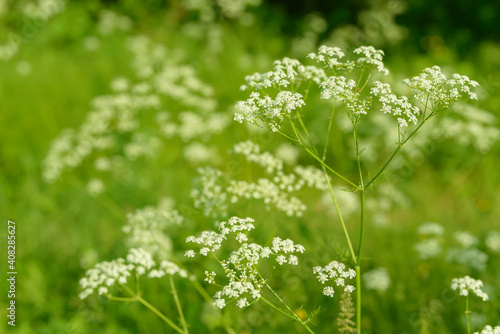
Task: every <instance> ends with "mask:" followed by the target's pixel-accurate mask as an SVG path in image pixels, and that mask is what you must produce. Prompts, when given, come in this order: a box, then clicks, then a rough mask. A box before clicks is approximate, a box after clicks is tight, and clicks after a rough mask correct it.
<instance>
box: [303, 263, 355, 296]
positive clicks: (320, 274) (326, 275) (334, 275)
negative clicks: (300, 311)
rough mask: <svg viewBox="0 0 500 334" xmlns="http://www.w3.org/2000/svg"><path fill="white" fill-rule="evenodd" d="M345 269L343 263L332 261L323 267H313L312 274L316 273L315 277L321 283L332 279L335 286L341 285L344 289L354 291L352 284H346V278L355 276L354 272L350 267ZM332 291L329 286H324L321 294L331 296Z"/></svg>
mask: <svg viewBox="0 0 500 334" xmlns="http://www.w3.org/2000/svg"><path fill="white" fill-rule="evenodd" d="M346 269H347V268H346V266H345V264H343V263H340V262H337V261H332V262H330V263H329V264H328V265H326V266H325V267H320V266H316V267H314V268H313V274H315V275H317V276H316V278H317V279H318V281H319V282H320V283H321V284H325V283H326V282H328V281H329V280H330V279H332V280H333V281H334V282H335V285H336V286H343V287H344V291H346V292H349V293H352V292H353V291H354V287H353V286H352V285H346V280H347V279H353V278H354V277H356V272H355V271H354V270H353V269H350V268H349V269H347V270H346ZM333 292H334V290H333V287H331V286H326V287H325V288H324V289H323V294H324V295H326V296H329V297H333Z"/></svg>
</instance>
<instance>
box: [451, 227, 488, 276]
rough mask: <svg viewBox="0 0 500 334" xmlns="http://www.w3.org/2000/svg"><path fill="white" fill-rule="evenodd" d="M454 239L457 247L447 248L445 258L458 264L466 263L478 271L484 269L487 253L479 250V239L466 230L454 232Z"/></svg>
mask: <svg viewBox="0 0 500 334" xmlns="http://www.w3.org/2000/svg"><path fill="white" fill-rule="evenodd" d="M455 240H456V241H457V243H458V245H459V247H453V248H450V249H449V250H448V253H447V254H446V260H447V261H449V262H455V263H458V264H460V265H468V266H469V267H470V268H472V269H474V270H478V271H484V270H486V263H487V262H488V254H486V253H484V252H483V251H481V250H479V249H478V248H477V246H478V245H479V239H478V238H477V237H476V236H475V235H474V234H472V233H470V232H468V231H457V232H455Z"/></svg>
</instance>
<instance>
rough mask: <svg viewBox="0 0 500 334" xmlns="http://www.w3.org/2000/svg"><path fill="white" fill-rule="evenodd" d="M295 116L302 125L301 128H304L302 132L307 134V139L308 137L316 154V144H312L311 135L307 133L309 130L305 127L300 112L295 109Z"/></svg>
mask: <svg viewBox="0 0 500 334" xmlns="http://www.w3.org/2000/svg"><path fill="white" fill-rule="evenodd" d="M297 118H298V120H299V123H300V126H301V127H302V130H304V133H305V134H306V136H307V139H309V145H311V147H312V148H313V150H314V152H315V153H316V154H318V150H317V149H316V146H314V143H313V141H312V139H311V136H310V135H309V131H307V128H306V125H305V124H304V122H303V121H302V117H301V116H300V113H299V111H298V110H297Z"/></svg>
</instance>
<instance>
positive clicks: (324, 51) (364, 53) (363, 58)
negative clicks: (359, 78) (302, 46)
mask: <svg viewBox="0 0 500 334" xmlns="http://www.w3.org/2000/svg"><path fill="white" fill-rule="evenodd" d="M353 53H354V54H355V55H360V56H358V59H356V61H352V60H346V61H344V62H342V61H339V59H341V58H343V57H344V56H345V53H344V52H342V50H341V49H340V48H337V47H328V46H325V45H322V46H320V47H319V49H318V53H314V52H311V53H310V54H309V55H308V56H307V57H308V58H311V59H314V60H316V61H317V62H318V63H319V64H322V65H323V66H324V67H325V68H328V69H330V70H332V72H333V73H336V71H338V70H349V71H351V70H353V69H355V68H363V67H364V66H366V65H369V66H372V67H374V68H376V69H377V71H379V72H382V73H384V74H385V75H388V74H389V71H388V70H387V69H386V68H385V66H384V63H383V61H382V59H383V58H384V51H382V50H377V49H375V48H374V47H373V46H361V47H359V48H357V49H354V51H353Z"/></svg>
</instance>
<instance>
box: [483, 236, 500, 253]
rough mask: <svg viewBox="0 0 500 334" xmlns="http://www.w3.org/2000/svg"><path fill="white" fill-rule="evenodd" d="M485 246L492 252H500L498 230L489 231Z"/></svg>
mask: <svg viewBox="0 0 500 334" xmlns="http://www.w3.org/2000/svg"><path fill="white" fill-rule="evenodd" d="M485 244H486V247H488V249H489V250H490V251H492V252H495V253H499V252H500V232H498V231H490V232H489V233H488V235H487V236H486V241H485Z"/></svg>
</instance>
